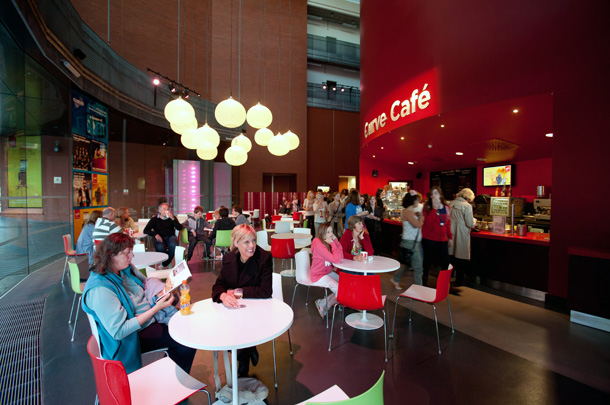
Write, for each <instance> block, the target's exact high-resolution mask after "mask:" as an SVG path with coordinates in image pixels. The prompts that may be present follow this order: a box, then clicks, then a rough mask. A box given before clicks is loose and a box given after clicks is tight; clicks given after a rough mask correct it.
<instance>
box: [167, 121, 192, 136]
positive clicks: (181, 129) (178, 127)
mask: <svg viewBox="0 0 610 405" xmlns="http://www.w3.org/2000/svg"><path fill="white" fill-rule="evenodd" d="M197 125H198V124H197V119H196V118H193V120H192V121H191V122H189V123H188V124H174V123H172V122H170V123H169V126H170V127H171V128H172V131H174V132H175V133H177V134H180V135H182V134H183V133H185V132H186V131H188V130H189V129H197Z"/></svg>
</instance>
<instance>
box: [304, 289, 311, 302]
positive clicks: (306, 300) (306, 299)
mask: <svg viewBox="0 0 610 405" xmlns="http://www.w3.org/2000/svg"><path fill="white" fill-rule="evenodd" d="M310 288H311V286H307V296H306V297H305V306H307V305H309V289H310Z"/></svg>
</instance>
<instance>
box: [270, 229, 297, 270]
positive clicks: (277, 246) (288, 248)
mask: <svg viewBox="0 0 610 405" xmlns="http://www.w3.org/2000/svg"><path fill="white" fill-rule="evenodd" d="M295 254H296V248H295V247H294V239H277V238H271V255H272V256H273V258H274V259H282V260H283V259H292V260H294V255H295ZM273 267H274V271H275V260H274V261H273ZM280 274H281V275H282V276H286V277H294V275H295V271H294V266H292V267H291V268H290V269H287V270H283V271H281V272H280Z"/></svg>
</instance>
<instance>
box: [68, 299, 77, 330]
mask: <svg viewBox="0 0 610 405" xmlns="http://www.w3.org/2000/svg"><path fill="white" fill-rule="evenodd" d="M75 303H76V293H74V298H72V309H71V310H70V317H69V318H68V325H70V324H71V323H72V314H73V313H74V304H75Z"/></svg>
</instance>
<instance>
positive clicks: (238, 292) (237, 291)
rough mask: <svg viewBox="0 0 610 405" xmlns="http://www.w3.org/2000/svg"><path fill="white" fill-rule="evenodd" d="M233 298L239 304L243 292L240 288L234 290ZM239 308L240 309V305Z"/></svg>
mask: <svg viewBox="0 0 610 405" xmlns="http://www.w3.org/2000/svg"><path fill="white" fill-rule="evenodd" d="M233 296H234V297H235V299H236V300H237V303H238V304H239V300H241V299H242V297H243V296H244V290H242V289H241V288H236V289H234V290H233ZM239 306H240V307H241V304H240V305H239Z"/></svg>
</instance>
